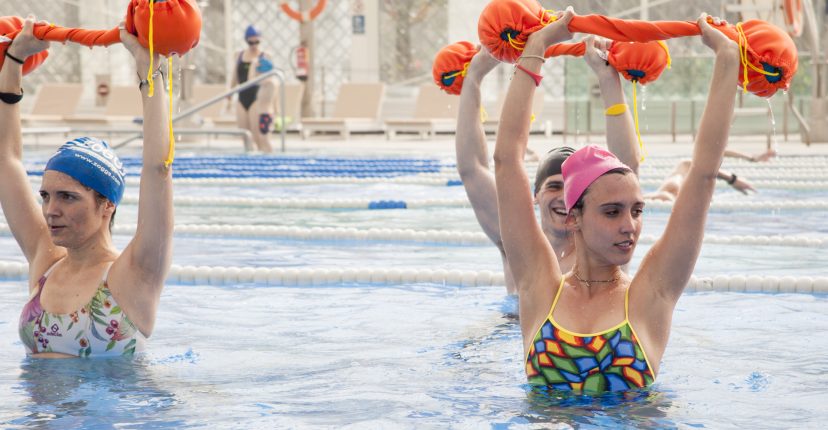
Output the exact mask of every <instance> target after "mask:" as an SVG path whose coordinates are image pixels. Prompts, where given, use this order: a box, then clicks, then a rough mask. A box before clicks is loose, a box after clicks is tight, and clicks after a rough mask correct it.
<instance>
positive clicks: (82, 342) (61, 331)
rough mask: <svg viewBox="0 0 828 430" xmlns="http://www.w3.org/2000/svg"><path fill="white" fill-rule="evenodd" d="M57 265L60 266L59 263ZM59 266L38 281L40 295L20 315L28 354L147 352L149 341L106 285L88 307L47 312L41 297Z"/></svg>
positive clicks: (117, 354)
mask: <svg viewBox="0 0 828 430" xmlns="http://www.w3.org/2000/svg"><path fill="white" fill-rule="evenodd" d="M55 265H57V263H55ZM55 265H52V267H50V268H49V270H47V271H46V273H45V274H43V276H41V277H40V280H38V282H37V292H36V293H35V294H34V296H33V297H32V298H31V299H30V300H29V301H28V302H27V303H26V305H25V306H24V307H23V313H22V314H21V315H20V329H19V332H20V339H21V340H22V341H23V345H24V346H25V347H26V353H27V354H39V353H44V352H58V353H62V354H69V355H77V356H79V357H90V356H94V357H104V356H109V357H111V356H131V355H133V354H134V353H135V352H136V351H142V350H143V349H144V342H145V340H146V339H145V338H144V336H143V335H142V334H141V332H140V331H138V329H137V328H135V325H133V324H132V321H130V320H129V318H128V317H127V316H126V315H125V314H124V312H123V311H122V310H121V308H120V306H118V304H117V303H115V299H114V298H113V297H112V292H111V291H109V287H108V286H107V283H106V275H107V273H109V270H108V269H107V271H106V273H104V276H103V279H102V280H101V285H100V286H99V287H98V290H97V291H95V295H94V296H92V300H90V301H89V303H87V304H86V305H85V306H84V307H82V308H80V309H78V310H77V311H75V312H72V313H70V314H53V313H51V312H46V311H44V310H43V307H42V306H41V304H40V294H41V292H43V286H44V285H46V279H47V277H48V276H49V273H50V272H51V271H52V269H54V267H55Z"/></svg>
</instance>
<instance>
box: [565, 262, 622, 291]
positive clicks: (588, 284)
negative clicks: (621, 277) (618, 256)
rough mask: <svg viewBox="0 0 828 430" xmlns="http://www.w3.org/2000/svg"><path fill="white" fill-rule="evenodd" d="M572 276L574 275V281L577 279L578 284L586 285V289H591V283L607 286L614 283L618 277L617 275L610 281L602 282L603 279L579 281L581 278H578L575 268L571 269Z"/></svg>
mask: <svg viewBox="0 0 828 430" xmlns="http://www.w3.org/2000/svg"><path fill="white" fill-rule="evenodd" d="M572 274H573V275H575V279H577V280H578V282H580V283H582V284H586V286H587V288H589V287H591V286H592V283H593V282H599V283H602V284H608V283H610V282H615V281H617V280H618V275H617V274H616V275H615V276H614V277H613V278H612V279H606V280H603V279H581V277H580V276H578V268H577V267H576V268H574V269H572Z"/></svg>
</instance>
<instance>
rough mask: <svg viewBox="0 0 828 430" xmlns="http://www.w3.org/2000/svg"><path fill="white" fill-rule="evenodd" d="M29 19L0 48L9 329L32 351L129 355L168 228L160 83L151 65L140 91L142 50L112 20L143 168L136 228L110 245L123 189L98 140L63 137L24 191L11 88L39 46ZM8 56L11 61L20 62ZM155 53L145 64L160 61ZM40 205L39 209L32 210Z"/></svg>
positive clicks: (161, 268)
mask: <svg viewBox="0 0 828 430" xmlns="http://www.w3.org/2000/svg"><path fill="white" fill-rule="evenodd" d="M33 25H34V18H33V17H31V16H30V17H29V18H28V19H26V21H25V24H24V26H23V30H22V31H21V33H20V34H19V35H18V37H17V38H15V39H14V41H13V42H12V43H11V46H9V48H8V51H7V53H8V54H9V56H7V58H6V59H5V62H4V64H3V67H2V69H0V93H3V94H0V95H2V96H3V100H2V102H0V172H2V173H3V177H4V180H3V181H2V183H1V184H0V203H2V208H3V214H4V215H5V217H6V220H7V222H8V224H9V227H10V229H11V231H12V234H13V235H14V238H15V239H16V240H17V243H18V245H19V246H20V249H21V250H22V252H23V254H24V256H25V257H26V261H28V263H29V281H28V287H29V299H28V300H27V302H26V305H25V306H24V308H23V312H22V315H21V317H20V325H19V333H20V338H21V340H22V341H23V345H24V346H25V348H26V352H27V354H30V355H32V356H35V357H48V358H57V357H76V356H81V357H90V356H92V357H98V356H131V355H133V354H134V353H136V352H139V351H141V350H142V348H143V346H144V342H145V339H146V338H147V337H149V336H150V334H151V333H152V330H153V327H154V325H155V316H156V312H157V309H158V302H159V299H160V296H161V290H162V289H163V287H164V280H165V278H166V276H167V272H168V270H169V267H170V260H171V256H172V255H171V254H172V234H173V203H172V170H171V168H169V167H167V166H165V160H166V159H167V155H168V153H169V150H170V141H169V132H168V130H167V127H166V126H167V124H168V122H169V112H168V110H167V94H166V85H164V76H163V74H162V73H161V72H160V69H158V70H156V71H155V72H154V73H153V74H152V77H150V78H149V79H152V80H153V82H154V87H155V95H154V96H153V97H148V95H147V94H148V90H149V81H148V80H146V79H145V78H146V72H147V70H148V69H149V65H150V54H149V51H148V50H147V49H145V48H143V47H141V46H140V45H139V43H138V40H137V39H136V38H135V36H133V35H132V34H129V33H128V32H126V31H125V30H124V23H123V22H122V23H121V25H120V29H121V32H120V37H121V41H122V43H123V44H124V46H125V47H126V48H127V50H128V51H129V52H130V53H131V54H132V56H133V57H134V59H135V65H136V70H137V71H138V77H139V79H141V80H143V81H142V82H141V83H140V85H139V88H138V89H137V90H138V91H140V92H141V101H142V104H143V112H144V121H143V134H144V145H143V160H144V163H143V166H142V169H141V189H140V201H139V203H138V225H137V228H136V231H135V236H134V237H133V238H132V240H131V241H130V242H129V245H127V247H126V248H125V249H124V250H123V252H119V251H118V250H117V249H115V247H114V245H113V244H112V233H111V228H112V224H113V222H114V217H115V212H116V209H117V207H118V203H119V202H120V200H121V198H122V197H123V194H124V187H125V182H124V170H123V166H122V164H121V161H120V160H119V159H118V157H117V156H116V155H115V154H114V153H113V152H112V150H111V149H110V148H109V146H108V145H107V144H106V143H105V142H104V141H102V140H99V139H95V138H88V137H82V138H78V139H75V140H73V141H70V142H67V143H66V144H64V145H63V146H61V147H60V149H58V151H57V152H56V153H55V154H54V155H53V156H52V157H51V158H50V159H49V161H48V162H47V164H46V168H45V169H44V172H43V178H42V182H41V185H40V197H41V199H42V203H41V204H38V202H37V200H36V199H35V197H34V196H33V195H32V192H31V187H30V185H29V178H28V175H27V173H26V168H25V166H24V165H23V159H22V157H23V142H22V135H21V127H20V107H19V106H20V105H19V104H17V102H15V101H14V98H15V97H18V98H17V101H19V100H20V99H19V96H17V95H18V94H22V90H21V83H22V61H25V59H26V58H27V57H29V56H30V55H34V54H36V53H38V52H40V51H42V50H44V49H46V48H48V46H49V44H48V42H44V41H41V40H38V39H36V38H35V37H34V36H33V34H32V28H33ZM11 57H14V58H16V59H17V60H20V62H18V61H16V60H14V59H12V58H11ZM159 60H160V56H158V55H157V54H156V55H155V58H154V64H161V62H160V61H159ZM38 206H40V207H38Z"/></svg>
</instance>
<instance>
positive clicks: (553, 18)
mask: <svg viewBox="0 0 828 430" xmlns="http://www.w3.org/2000/svg"><path fill="white" fill-rule="evenodd" d="M547 12H549V14H547ZM547 16H549V21H546V17H547ZM557 20H558V16H557V15H556V12H555V11H554V10H552V9H546V10H544V11H543V12H541V17H540V22H541V25H542V26H544V27H546V26H547V25H549V24H551V23H553V22H555V21H557ZM506 39H508V41H509V45H510V46H511V47H512V48H515V50H517V51H523V45H526V42H521V41H519V40H517V39H512V34H511V33H510V32H508V31H507V32H506Z"/></svg>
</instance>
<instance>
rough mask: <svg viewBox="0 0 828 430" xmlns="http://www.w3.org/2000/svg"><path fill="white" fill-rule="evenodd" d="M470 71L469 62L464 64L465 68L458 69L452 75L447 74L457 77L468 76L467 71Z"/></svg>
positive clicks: (449, 76) (447, 76)
mask: <svg viewBox="0 0 828 430" xmlns="http://www.w3.org/2000/svg"><path fill="white" fill-rule="evenodd" d="M468 71H469V63H468V62H467V63H466V64H463V70H458V71H456V72H454V73H452V74H450V75H446V76H445V77H446V78H456V77H457V76H463V77H465V76H466V73H467V72H468Z"/></svg>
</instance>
